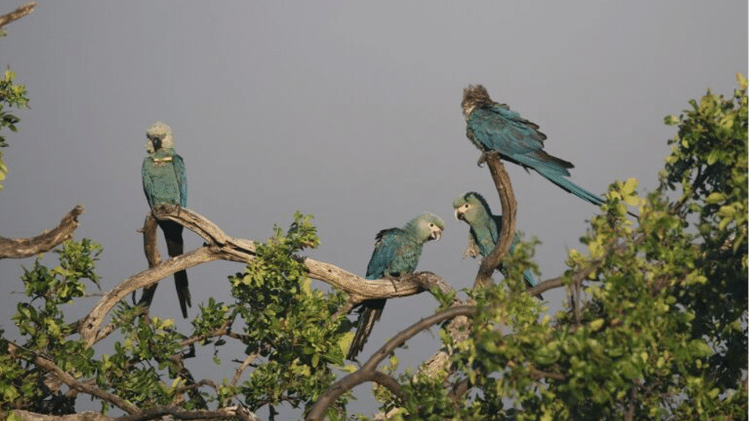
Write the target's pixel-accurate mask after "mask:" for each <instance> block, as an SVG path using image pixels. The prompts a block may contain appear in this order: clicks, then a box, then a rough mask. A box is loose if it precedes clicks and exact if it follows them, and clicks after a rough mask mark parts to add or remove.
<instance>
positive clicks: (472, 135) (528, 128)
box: [461, 85, 632, 215]
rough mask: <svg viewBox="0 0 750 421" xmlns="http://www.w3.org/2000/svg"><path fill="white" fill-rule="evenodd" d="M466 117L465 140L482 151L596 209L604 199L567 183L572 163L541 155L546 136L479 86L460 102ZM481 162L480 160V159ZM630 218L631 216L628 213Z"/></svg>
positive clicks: (570, 182)
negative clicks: (539, 177)
mask: <svg viewBox="0 0 750 421" xmlns="http://www.w3.org/2000/svg"><path fill="white" fill-rule="evenodd" d="M461 108H462V109H463V113H464V117H465V118H466V137H468V138H469V140H471V142H472V143H474V145H475V146H476V147H477V148H479V149H480V150H481V151H482V152H492V151H497V152H499V153H500V156H501V157H502V158H503V159H505V160H507V161H510V162H512V163H514V164H518V165H520V166H522V167H523V168H524V169H526V170H527V171H528V169H529V168H531V169H533V170H534V171H536V172H538V173H539V174H540V175H541V176H542V177H544V178H546V179H547V180H549V181H551V182H553V183H555V184H556V185H557V186H558V187H560V188H561V189H563V190H565V191H567V192H569V193H573V194H574V195H576V196H578V197H580V198H581V199H583V200H585V201H587V202H589V203H592V204H594V205H596V206H601V205H602V204H604V202H605V200H604V199H603V198H602V197H600V196H597V195H595V194H593V193H591V192H589V191H588V190H586V189H584V188H582V187H581V186H579V185H577V184H575V183H573V182H572V181H570V180H568V179H567V178H566V177H569V176H570V172H568V169H569V168H573V164H571V163H570V162H568V161H565V160H562V159H560V158H557V157H554V156H552V155H549V154H548V153H546V152H544V150H542V148H544V140H545V139H547V136H546V135H545V134H544V133H542V132H540V131H539V126H538V125H536V124H534V123H532V122H530V121H528V120H526V119H524V118H522V117H521V116H520V115H519V114H518V113H516V112H514V111H511V110H510V108H509V107H508V106H507V105H505V104H498V103H497V102H495V101H493V100H492V99H490V95H489V94H488V93H487V90H486V89H485V88H484V86H482V85H469V87H467V88H466V89H464V96H463V100H462V101H461ZM480 162H481V158H480ZM631 215H632V214H631Z"/></svg>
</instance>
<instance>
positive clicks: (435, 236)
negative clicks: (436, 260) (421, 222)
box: [430, 227, 443, 241]
mask: <svg viewBox="0 0 750 421" xmlns="http://www.w3.org/2000/svg"><path fill="white" fill-rule="evenodd" d="M442 236H443V230H441V229H440V228H438V227H434V228H432V232H431V233H430V238H431V239H432V240H435V241H437V240H439V239H440V237H442Z"/></svg>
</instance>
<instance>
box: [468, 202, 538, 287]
mask: <svg viewBox="0 0 750 421" xmlns="http://www.w3.org/2000/svg"><path fill="white" fill-rule="evenodd" d="M453 208H454V209H455V211H454V215H455V216H456V219H457V220H459V221H464V222H466V223H467V224H469V247H468V249H467V252H468V254H469V255H470V256H471V257H476V255H477V249H478V251H479V253H481V255H482V257H487V255H489V254H490V253H492V250H494V249H495V245H496V244H497V242H498V241H499V240H500V231H501V229H502V226H503V217H502V216H501V215H493V214H492V211H491V210H490V205H488V204H487V201H486V200H484V197H482V195H480V194H479V193H475V192H468V193H466V194H462V195H461V196H458V197H457V198H456V199H455V200H454V201H453ZM517 242H518V235H516V236H515V237H514V238H513V243H511V245H510V252H511V253H513V249H514V248H515V244H516V243H517ZM498 269H499V270H500V271H501V272H502V271H503V269H502V267H499V268H498ZM523 279H524V281H526V284H527V285H528V286H530V287H534V286H536V285H537V284H538V283H539V282H538V281H537V280H536V278H534V275H533V274H532V273H531V270H529V269H526V271H525V272H524V273H523ZM539 297H540V298H541V296H539Z"/></svg>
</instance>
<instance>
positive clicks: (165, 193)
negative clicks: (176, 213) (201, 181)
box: [141, 121, 190, 318]
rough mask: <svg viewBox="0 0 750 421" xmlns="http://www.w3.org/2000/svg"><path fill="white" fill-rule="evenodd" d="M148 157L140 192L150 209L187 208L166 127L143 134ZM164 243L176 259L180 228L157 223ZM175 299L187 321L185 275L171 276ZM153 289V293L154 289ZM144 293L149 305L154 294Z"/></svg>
mask: <svg viewBox="0 0 750 421" xmlns="http://www.w3.org/2000/svg"><path fill="white" fill-rule="evenodd" d="M146 137H147V138H148V142H146V151H147V152H148V156H146V158H144V159H143V166H142V167H141V176H142V177H143V192H144V193H145V194H146V200H147V201H148V205H149V206H150V207H151V209H154V208H155V207H157V206H160V205H173V206H174V205H176V206H180V207H186V206H187V177H186V176H185V163H184V162H183V160H182V157H181V156H180V155H177V153H176V152H175V150H174V140H173V139H172V130H171V129H170V128H169V126H167V125H166V124H164V123H162V122H160V121H157V122H156V123H154V124H152V125H151V127H149V129H148V131H147V132H146ZM159 226H160V227H161V229H162V231H164V238H165V239H166V241H167V253H168V254H169V257H175V256H179V255H181V254H182V252H183V242H182V225H180V224H178V223H176V222H173V221H159ZM174 284H175V287H176V288H177V297H178V299H179V300H180V309H182V316H183V317H185V318H187V307H190V290H189V289H188V278H187V272H185V271H184V270H181V271H179V272H175V274H174ZM155 288H156V286H154V288H153V289H155ZM153 289H152V290H150V291H144V297H146V296H148V298H147V300H148V302H150V301H151V297H153V293H154V291H153Z"/></svg>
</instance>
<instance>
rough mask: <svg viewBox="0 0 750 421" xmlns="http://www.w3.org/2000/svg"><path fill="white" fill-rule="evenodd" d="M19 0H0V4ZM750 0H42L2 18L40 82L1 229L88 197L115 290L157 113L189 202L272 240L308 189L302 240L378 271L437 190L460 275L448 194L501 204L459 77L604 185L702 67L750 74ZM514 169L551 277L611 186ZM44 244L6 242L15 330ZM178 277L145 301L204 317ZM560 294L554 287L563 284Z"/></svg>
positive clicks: (140, 206)
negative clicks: (38, 247)
mask: <svg viewBox="0 0 750 421" xmlns="http://www.w3.org/2000/svg"><path fill="white" fill-rule="evenodd" d="M20 3H21V2H20V1H19V2H11V1H7V0H6V1H2V2H0V14H1V13H7V12H9V11H11V10H12V9H14V8H15V7H16V6H18V5H19V4H20ZM747 16H748V4H747V2H745V1H738V0H737V1H713V2H703V1H684V0H670V1H666V0H665V1H658V2H651V1H635V2H609V1H607V2H603V1H594V0H592V1H568V2H546V1H533V2H530V1H483V2H474V1H470V2H467V1H462V2H445V1H432V2H426V1H418V2H393V1H391V2H372V3H367V4H363V3H362V2H327V1H324V2H294V3H293V2H270V1H269V2H240V1H225V2H211V3H208V2H197V1H181V2H176V1H159V2H152V1H127V2H83V1H68V2H58V1H44V0H42V1H38V6H37V8H36V10H35V11H34V12H33V13H32V14H31V15H30V16H27V17H25V18H23V19H21V20H20V21H17V22H14V23H12V24H10V25H9V26H7V27H6V29H7V31H8V36H7V37H6V38H4V39H2V40H0V64H1V65H6V64H9V65H10V66H11V68H12V69H13V70H14V71H15V72H16V74H17V82H18V83H23V84H26V86H27V88H28V90H29V97H30V99H31V101H30V106H31V109H30V110H26V111H23V112H19V113H18V115H20V116H21V118H22V120H21V122H20V124H19V125H18V127H19V129H20V131H19V133H17V134H14V133H9V132H7V131H6V133H5V134H6V135H7V139H8V143H9V144H10V147H8V148H5V149H4V153H5V160H6V162H7V164H8V167H9V170H10V173H9V174H8V177H7V179H6V180H5V182H4V184H5V189H4V190H2V191H0V227H1V229H0V235H3V236H5V237H30V236H34V235H36V234H38V233H39V232H40V231H41V230H43V229H49V228H52V227H54V226H55V225H56V224H57V223H58V222H59V220H60V218H61V217H62V216H63V215H64V214H65V213H66V212H67V211H69V210H70V209H71V208H73V207H74V206H75V205H76V204H77V203H81V204H83V205H84V206H85V212H84V214H83V215H82V216H81V217H80V222H81V226H80V228H79V229H78V230H77V232H76V236H75V238H76V239H81V238H84V237H88V238H92V239H94V240H95V241H98V242H100V243H101V244H102V245H103V246H104V253H103V254H102V256H101V261H100V262H99V265H98V269H99V273H100V274H101V275H102V276H103V279H102V289H103V290H104V291H108V290H110V289H111V288H113V287H114V286H115V285H116V284H117V283H118V282H120V281H121V280H123V279H125V278H126V277H128V276H130V275H132V274H134V273H137V272H139V271H141V270H143V269H145V268H146V267H147V263H146V259H145V257H144V255H143V247H142V239H141V236H140V235H139V234H138V233H136V230H137V229H138V228H140V227H141V226H142V223H143V220H144V217H145V215H146V212H147V210H148V205H147V203H146V200H145V197H144V195H143V191H142V187H141V179H140V168H141V162H142V160H143V157H144V156H145V148H144V144H145V142H146V137H145V132H146V129H147V128H148V127H149V125H150V124H152V123H153V122H154V121H156V120H161V121H163V122H165V123H167V124H169V125H170V126H171V127H172V131H173V135H174V138H175V146H176V150H177V152H178V153H179V154H180V155H181V156H182V157H183V158H184V160H185V164H186V167H187V174H188V207H189V208H191V209H193V210H195V211H197V212H199V213H201V214H202V215H204V216H206V217H207V218H209V219H210V220H211V221H213V222H214V223H216V224H218V226H219V227H221V228H222V229H223V230H225V231H226V232H227V233H228V234H229V235H232V236H235V237H244V238H250V239H254V240H265V239H266V238H267V237H268V236H269V235H270V234H271V228H272V226H273V224H280V225H281V226H283V227H287V226H288V225H289V223H290V222H291V220H292V215H293V213H294V212H295V210H300V211H302V212H303V213H310V214H313V215H315V223H316V225H317V227H318V229H319V235H320V237H321V239H322V245H321V246H320V248H319V249H317V250H313V251H310V252H309V253H308V255H309V256H311V257H313V258H315V259H318V260H323V261H326V262H330V263H333V264H336V265H338V266H340V267H342V268H345V269H347V270H349V271H352V272H355V273H357V274H359V275H364V272H365V268H366V265H367V262H368V260H369V258H370V255H371V253H372V248H373V243H374V236H375V234H376V233H377V232H378V230H380V229H383V228H389V227H393V226H401V225H403V224H404V223H405V222H406V221H408V220H409V219H411V218H412V217H414V216H415V215H417V214H419V213H420V212H423V211H430V212H433V213H436V214H438V215H439V216H441V217H442V218H443V219H444V220H445V222H446V225H447V229H446V231H445V233H444V236H443V239H442V240H441V241H439V242H431V243H429V244H427V245H426V246H425V248H424V252H423V254H422V259H421V261H420V264H419V267H418V270H429V271H433V272H435V273H437V274H439V275H441V276H443V277H444V278H445V279H446V281H448V282H449V283H450V284H451V285H453V287H455V288H456V289H461V288H467V287H470V286H471V284H472V281H473V278H474V275H475V273H476V269H477V265H478V261H475V260H462V259H461V253H462V251H463V249H464V248H465V245H466V238H467V231H468V227H467V226H466V225H465V224H463V223H459V222H457V221H455V220H454V219H453V209H452V207H451V202H452V200H453V199H454V198H455V197H456V196H458V195H459V194H462V193H465V192H467V191H471V190H474V191H477V192H480V193H482V194H484V195H485V196H486V197H487V198H488V201H489V202H490V205H491V206H492V207H493V210H495V212H496V213H499V212H500V204H499V201H498V199H497V195H496V194H495V193H493V192H494V190H493V184H492V181H491V178H490V176H489V171H488V170H487V169H486V168H478V167H477V166H476V164H475V163H476V160H477V158H478V156H479V151H478V150H477V149H476V148H475V147H474V146H473V145H472V144H471V143H470V142H469V141H468V140H467V139H466V137H465V122H464V119H463V116H462V115H461V109H460V101H461V95H462V90H463V88H464V87H466V86H467V85H468V84H476V83H481V84H484V85H485V87H486V88H487V89H488V91H489V93H490V95H491V96H492V98H493V99H495V100H497V101H498V102H505V103H508V104H509V105H510V107H511V109H512V110H514V111H517V112H519V113H520V114H521V116H523V117H524V118H526V119H529V120H531V121H533V122H535V123H537V124H539V125H540V126H541V131H543V132H544V133H546V134H547V136H548V140H547V142H546V151H547V152H549V153H551V154H552V155H555V156H559V157H560V158H563V159H566V160H568V161H571V162H573V163H574V164H575V166H576V167H575V168H574V169H573V170H572V177H571V179H572V180H573V181H575V182H576V183H578V184H580V185H582V186H584V187H585V188H587V189H588V190H590V191H592V192H595V193H603V192H605V191H606V188H607V186H608V185H609V184H610V183H611V182H612V181H614V180H624V179H626V178H628V177H636V178H638V179H639V180H640V185H639V188H638V190H639V192H641V193H645V192H646V191H648V190H651V189H653V188H654V187H656V185H657V172H658V171H659V170H660V169H661V168H662V166H663V160H664V157H665V156H666V154H667V153H668V147H667V144H666V142H667V139H669V138H670V137H672V136H673V135H674V133H675V129H674V128H672V127H667V126H665V125H664V124H663V117H664V116H665V115H667V114H679V113H680V112H681V110H683V109H685V108H687V107H688V103H687V101H688V100H689V99H691V98H699V97H700V96H702V95H703V94H704V93H705V92H706V89H707V88H710V89H712V90H713V91H714V92H717V93H722V94H725V95H731V93H732V90H733V89H734V88H735V87H736V82H735V76H734V75H735V73H736V72H743V73H744V74H747V62H748V55H747V52H748V43H747V33H748V26H747ZM506 168H507V169H508V171H509V173H510V176H511V179H512V181H513V187H514V190H515V194H516V199H517V201H518V209H519V210H518V228H519V230H521V231H523V232H524V233H525V235H526V237H527V238H528V237H530V236H532V235H536V236H537V237H538V238H539V239H540V240H541V241H542V243H543V244H542V245H540V246H539V247H538V248H537V254H536V261H537V262H538V264H539V266H540V268H541V271H542V279H548V278H551V277H555V276H558V275H560V274H561V273H562V272H563V271H564V270H565V265H564V260H565V258H566V255H567V250H568V249H570V248H578V249H583V248H584V247H582V245H581V244H580V243H579V241H578V239H579V237H580V236H581V235H582V234H583V233H584V232H585V230H586V227H587V224H586V220H587V219H589V218H591V217H592V216H593V215H594V214H595V212H596V211H597V209H596V208H595V207H594V206H592V205H590V204H588V203H586V202H583V201H582V200H580V199H578V198H576V197H574V196H572V195H570V194H567V193H565V192H564V191H562V190H560V189H559V188H557V187H556V186H554V185H553V184H551V183H549V182H548V181H546V180H545V179H543V178H542V177H541V176H538V175H537V174H536V173H532V174H526V173H525V172H524V171H523V170H522V169H521V168H520V167H517V166H514V165H512V164H508V165H507V166H506ZM185 239H186V249H188V250H189V249H192V248H194V247H198V246H200V245H201V243H202V240H201V239H200V238H199V237H198V236H196V235H194V234H192V233H190V232H186V234H185ZM160 242H161V243H160V244H161V247H162V254H165V250H164V246H163V241H162V240H160ZM47 261H50V259H47ZM31 262H32V260H26V261H23V262H19V261H16V260H3V261H0V297H1V298H0V300H1V301H0V303H1V304H2V305H0V326H2V327H3V328H4V329H5V330H6V331H9V332H8V333H10V332H12V331H13V322H12V321H11V320H10V318H11V316H12V315H13V313H14V312H15V308H16V303H17V302H18V300H19V298H20V296H19V295H12V293H14V292H19V291H22V290H23V286H22V283H21V281H20V280H19V279H18V277H19V275H20V274H21V269H20V264H21V263H22V264H25V265H27V266H29V265H30V264H31ZM241 268H242V266H241V265H238V264H233V263H227V262H215V263H211V264H208V265H204V266H202V267H199V268H193V269H189V270H188V276H189V279H190V287H191V291H192V295H193V305H194V307H193V308H192V309H191V310H190V316H191V317H193V316H195V315H197V314H198V310H197V305H198V304H200V303H202V302H204V301H206V300H207V297H208V296H210V295H212V296H214V297H216V298H217V299H218V300H229V299H230V297H229V289H230V288H229V284H228V283H227V275H229V274H232V273H234V272H235V271H238V270H241ZM496 279H500V276H499V275H498V276H497V277H496ZM167 281H168V282H167V283H165V284H164V285H162V286H161V287H160V288H159V289H158V291H157V293H156V297H155V300H154V305H153V306H152V314H157V315H162V316H166V317H173V318H177V320H178V326H181V327H183V328H186V329H187V328H189V324H188V322H186V321H183V319H182V317H181V315H180V314H179V306H178V304H177V301H176V294H175V291H174V286H173V282H172V280H171V277H170V278H169V279H168V280H167ZM91 291H92V292H93V291H94V289H93V288H92V289H91ZM97 298H98V297H95V298H92V299H89V300H87V301H83V302H81V304H80V305H77V306H76V308H75V309H70V314H71V317H80V315H82V314H84V313H86V312H88V311H89V310H90V308H91V307H93V305H94V304H95V302H96V300H97ZM545 298H546V299H547V300H548V301H549V303H550V306H551V307H552V308H559V307H560V305H561V301H562V299H563V295H562V293H548V294H545ZM435 307H436V302H435V300H434V299H433V298H432V297H431V296H429V294H421V295H419V296H415V297H409V298H404V299H399V300H391V301H390V302H389V303H388V305H387V307H386V312H385V314H384V316H383V318H382V320H381V321H380V323H379V324H378V325H377V326H376V327H375V329H374V331H373V335H372V336H371V338H370V340H369V342H368V343H367V345H366V347H365V349H364V351H363V353H362V356H363V357H365V358H367V357H369V356H370V355H371V354H372V352H373V351H374V350H375V349H377V347H379V346H380V345H381V344H382V343H383V342H384V340H386V339H387V338H389V337H391V336H393V335H394V334H395V333H396V332H398V331H400V330H401V329H403V328H405V327H406V326H408V325H409V324H411V323H412V322H414V321H417V320H418V319H419V318H421V317H424V316H426V315H429V314H431V313H432V312H433V311H434V309H435ZM436 336H437V332H436V331H435V332H433V333H432V336H431V335H430V334H422V335H421V336H420V337H419V338H418V340H417V341H413V342H412V345H411V347H410V348H409V349H408V350H405V351H399V352H398V355H399V356H400V357H401V358H402V361H404V362H405V363H406V364H412V365H414V364H417V363H418V362H419V361H421V360H422V359H423V358H426V357H427V356H429V355H431V354H432V352H433V351H434V350H435V349H436V345H435V342H434V340H435V339H434V337H436ZM430 338H432V339H430ZM417 344H422V346H419V345H417ZM101 351H102V352H109V351H108V350H106V349H102V350H101ZM204 351H205V353H206V354H207V355H210V353H211V351H212V350H211V349H205V350H204ZM225 361H229V358H228V357H227V358H225ZM190 364H197V362H193V361H191V362H190ZM206 369H207V370H208V371H207V373H210V374H215V371H216V370H215V369H214V368H213V367H211V366H210V363H209V364H208V366H207V367H206ZM226 375H227V376H231V371H227V374H226ZM361 389H362V392H361V393H362V394H369V389H370V388H369V386H364V387H362V388H361ZM358 394H360V393H358ZM82 400H87V399H82ZM358 405H359V407H361V408H363V409H364V408H371V406H369V405H367V404H366V403H365V402H363V401H362V402H361V403H360V404H356V403H355V404H354V405H353V406H352V409H357V408H358Z"/></svg>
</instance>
